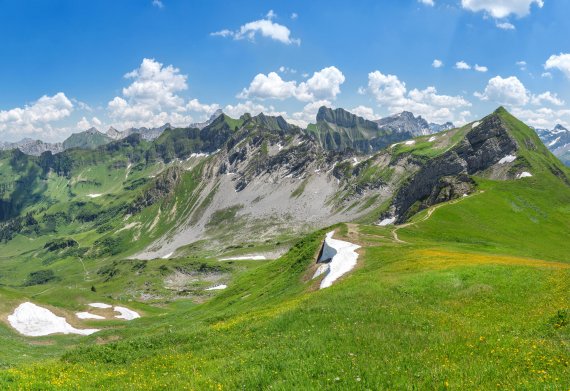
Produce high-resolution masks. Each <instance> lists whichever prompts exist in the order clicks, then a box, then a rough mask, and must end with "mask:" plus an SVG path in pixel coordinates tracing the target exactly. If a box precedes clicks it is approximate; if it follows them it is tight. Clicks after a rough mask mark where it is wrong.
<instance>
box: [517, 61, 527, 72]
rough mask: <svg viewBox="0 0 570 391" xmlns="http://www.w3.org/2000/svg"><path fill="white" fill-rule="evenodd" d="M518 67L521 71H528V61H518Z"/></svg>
mask: <svg viewBox="0 0 570 391" xmlns="http://www.w3.org/2000/svg"><path fill="white" fill-rule="evenodd" d="M517 66H518V67H519V68H520V70H521V71H526V61H522V60H521V61H517Z"/></svg>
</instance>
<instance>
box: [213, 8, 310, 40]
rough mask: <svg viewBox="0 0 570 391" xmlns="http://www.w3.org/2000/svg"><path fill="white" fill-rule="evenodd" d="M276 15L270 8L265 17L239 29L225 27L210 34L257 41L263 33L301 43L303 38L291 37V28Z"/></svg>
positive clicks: (266, 36) (274, 38)
mask: <svg viewBox="0 0 570 391" xmlns="http://www.w3.org/2000/svg"><path fill="white" fill-rule="evenodd" d="M276 17H277V15H276V14H275V12H273V10H270V11H269V12H268V13H267V15H266V16H265V18H264V19H259V20H255V21H253V22H249V23H246V24H244V25H243V26H241V27H240V28H239V29H238V30H235V31H233V30H229V29H223V30H220V31H216V32H213V33H211V34H210V35H212V36H219V37H224V38H228V37H232V38H233V39H236V40H240V39H248V40H249V41H255V37H256V36H257V35H261V36H262V37H265V38H270V39H273V40H275V41H278V42H281V43H284V44H285V45H292V44H294V45H300V44H301V40H300V39H298V38H293V37H291V30H289V28H287V27H286V26H284V25H282V24H279V23H276V22H274V21H273V19H275V18H276Z"/></svg>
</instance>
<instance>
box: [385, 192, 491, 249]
mask: <svg viewBox="0 0 570 391" xmlns="http://www.w3.org/2000/svg"><path fill="white" fill-rule="evenodd" d="M483 192H484V190H479V191H478V192H475V193H472V194H469V195H468V196H466V197H461V198H456V199H455V200H452V201H449V202H444V203H441V204H437V205H434V206H431V207H429V208H428V210H427V213H426V214H425V216H424V217H422V218H421V219H419V220H417V221H414V222H410V223H405V224H401V225H396V226H395V227H394V229H393V230H392V238H393V239H394V241H395V242H397V243H405V244H408V242H406V241H404V240H402V239H400V238H399V237H398V230H400V229H402V228H406V227H410V226H412V225H416V224H418V223H421V222H424V221H426V220H427V219H429V218H430V217H431V215H432V214H433V212H435V211H436V210H438V209H439V208H441V207H443V206H446V205H453V204H456V203H458V202H461V201H463V200H466V199H468V198H471V197H473V196H476V195H479V194H482V193H483Z"/></svg>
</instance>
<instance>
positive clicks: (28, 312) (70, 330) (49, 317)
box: [8, 302, 99, 337]
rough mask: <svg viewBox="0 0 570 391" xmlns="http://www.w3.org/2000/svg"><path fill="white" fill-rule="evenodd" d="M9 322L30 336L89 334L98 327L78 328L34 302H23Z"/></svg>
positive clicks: (9, 318) (20, 331)
mask: <svg viewBox="0 0 570 391" xmlns="http://www.w3.org/2000/svg"><path fill="white" fill-rule="evenodd" d="M8 322H10V325H11V326H12V327H13V328H15V329H16V330H17V331H18V332H19V333H20V334H23V335H26V336H28V337H42V336H44V335H50V334H57V333H62V334H79V335H89V334H93V333H96V332H97V331H99V330H98V329H76V328H75V327H73V326H72V325H70V324H69V323H67V320H65V318H62V317H60V316H57V315H56V314H54V313H53V312H51V311H50V310H48V309H47V308H43V307H40V306H37V305H35V304H34V303H30V302H26V303H22V304H20V305H19V306H18V308H16V309H15V310H14V313H13V314H12V315H9V316H8Z"/></svg>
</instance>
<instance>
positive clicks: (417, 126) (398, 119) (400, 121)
mask: <svg viewBox="0 0 570 391" xmlns="http://www.w3.org/2000/svg"><path fill="white" fill-rule="evenodd" d="M375 122H376V123H377V124H378V127H379V128H380V129H387V130H391V131H392V132H396V133H405V134H409V135H410V137H408V138H412V137H417V136H425V135H427V134H430V133H431V130H430V126H429V124H428V122H427V121H426V120H425V119H423V118H422V117H421V116H418V117H416V116H414V114H412V113H410V112H409V111H403V112H401V113H399V114H395V115H392V116H390V117H386V118H382V119H379V120H377V121H375Z"/></svg>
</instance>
